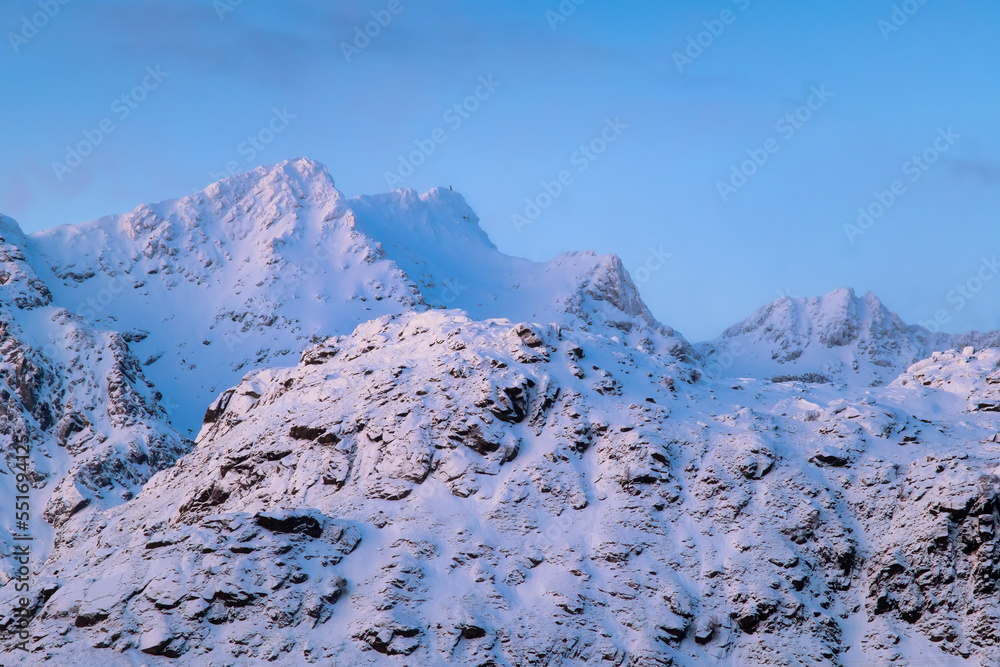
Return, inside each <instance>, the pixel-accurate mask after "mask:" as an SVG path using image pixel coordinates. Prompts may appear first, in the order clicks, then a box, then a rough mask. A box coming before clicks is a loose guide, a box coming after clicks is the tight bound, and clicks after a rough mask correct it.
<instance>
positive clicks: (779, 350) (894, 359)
mask: <svg viewBox="0 0 1000 667" xmlns="http://www.w3.org/2000/svg"><path fill="white" fill-rule="evenodd" d="M997 338H998V336H997V334H996V333H987V334H978V333H975V332H973V333H970V334H961V335H949V334H939V333H932V332H930V331H928V330H927V329H925V328H924V327H921V326H919V325H912V324H906V323H905V322H903V320H902V319H901V318H900V317H899V316H898V315H896V314H895V313H894V312H892V311H890V310H889V309H888V308H887V307H886V306H885V304H883V303H882V301H881V300H880V299H879V298H878V297H877V296H875V295H874V294H872V293H871V292H868V293H866V294H864V295H863V296H858V295H857V294H856V293H855V292H854V290H853V289H849V288H840V289H836V290H834V291H832V292H830V293H829V294H826V295H824V296H820V297H811V298H789V297H782V298H780V299H776V300H775V301H772V302H771V303H769V304H768V305H766V306H764V307H763V308H760V309H759V310H757V311H756V312H755V313H754V314H753V315H751V316H750V317H748V318H747V319H745V320H744V321H743V322H740V323H739V324H736V325H734V326H732V327H730V328H728V329H726V330H725V331H724V332H723V333H722V335H721V336H719V337H718V338H716V339H714V340H712V341H709V342H707V343H703V344H701V345H699V346H697V347H698V349H699V350H700V351H701V352H702V353H703V354H704V355H706V357H707V358H708V360H709V361H708V363H709V366H710V367H712V368H713V370H714V371H716V373H722V374H725V375H730V376H746V377H776V378H789V379H805V380H807V381H822V380H823V379H824V378H825V379H830V380H836V381H844V382H849V383H860V384H872V383H875V384H882V383H885V382H888V381H891V380H892V379H893V378H895V377H896V376H897V375H898V374H899V373H901V372H902V371H903V370H905V369H906V368H907V367H908V366H909V365H910V364H912V363H914V362H916V361H917V360H919V359H923V358H925V357H927V356H929V355H930V354H931V352H933V351H934V350H944V349H949V348H954V347H959V348H961V347H964V346H965V345H973V346H979V347H982V346H992V345H996V344H997Z"/></svg>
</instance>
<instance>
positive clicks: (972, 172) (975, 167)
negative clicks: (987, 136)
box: [955, 160, 1000, 185]
mask: <svg viewBox="0 0 1000 667" xmlns="http://www.w3.org/2000/svg"><path fill="white" fill-rule="evenodd" d="M955 174H956V175H957V176H959V177H961V178H969V177H972V178H978V179H980V180H982V181H983V183H986V184H987V185H997V184H1000V164H996V163H992V162H985V161H983V160H958V161H957V162H955Z"/></svg>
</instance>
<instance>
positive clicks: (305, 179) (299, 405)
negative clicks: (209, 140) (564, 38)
mask: <svg viewBox="0 0 1000 667" xmlns="http://www.w3.org/2000/svg"><path fill="white" fill-rule="evenodd" d="M0 235H2V237H3V241H0V333H2V337H0V354H2V356H3V360H2V363H0V379H2V380H3V382H2V383H0V437H4V438H8V441H7V445H6V449H5V452H6V455H7V462H8V470H7V471H5V472H6V473H7V474H6V475H0V484H6V485H7V486H4V487H3V490H4V492H5V493H8V492H9V494H8V496H7V497H9V498H12V497H13V496H14V491H13V487H12V486H11V484H10V483H9V482H11V481H12V480H13V479H15V477H16V473H17V469H16V465H17V463H16V462H17V459H16V458H15V456H16V451H17V450H16V449H15V445H14V443H15V440H16V439H22V438H23V437H24V435H25V434H27V436H28V437H29V438H30V439H31V442H32V448H33V454H32V458H31V466H32V473H31V474H32V478H33V484H34V486H35V491H33V501H34V498H36V497H37V498H39V499H42V500H44V506H45V508H46V511H45V512H44V514H42V513H41V512H39V513H36V515H35V516H34V523H33V524H32V526H31V528H32V532H34V533H35V534H36V535H37V536H38V537H39V539H40V543H41V544H42V548H41V549H40V550H39V555H38V558H37V559H36V560H33V561H32V574H31V578H32V588H31V590H30V593H29V596H30V597H29V599H28V603H29V604H28V608H29V616H28V619H29V620H28V630H27V634H28V636H29V637H28V639H27V640H26V647H27V648H28V651H27V652H18V651H17V649H16V644H17V643H18V642H20V641H22V640H21V639H20V638H17V637H16V636H13V635H11V634H10V631H11V629H12V628H14V627H15V622H16V618H17V617H16V616H14V615H13V614H12V612H11V610H12V609H13V608H14V607H15V606H16V605H17V602H18V601H19V598H20V597H21V596H23V595H24V594H23V593H22V592H20V591H17V590H16V589H15V586H14V584H15V582H16V579H13V578H11V574H12V571H11V570H10V566H9V565H5V567H6V568H7V569H5V570H4V574H3V577H2V578H0V646H2V647H3V649H4V651H5V654H4V659H5V660H6V659H7V657H8V656H12V657H11V659H12V660H14V661H16V662H15V663H14V664H26V665H34V664H72V665H80V666H82V667H86V666H88V665H100V666H101V667H111V666H114V665H130V666H133V665H139V664H143V665H173V664H183V665H198V666H201V665H219V666H221V665H233V666H237V665H257V664H262V663H265V662H270V663H273V664H280V665H301V664H319V665H351V666H353V665H367V664H372V665H386V664H388V665H399V666H401V667H402V666H406V665H452V664H458V665H475V666H477V667H486V666H487V665H491V666H495V667H514V666H517V667H521V666H527V665H538V666H540V665H553V666H555V665H578V664H601V665H604V664H606V665H615V666H619V667H620V666H625V665H628V666H629V667H639V666H643V667H645V666H646V665H662V666H667V665H669V666H676V667H691V666H694V665H713V664H720V665H799V666H806V665H808V666H812V665H826V664H829V665H842V666H844V667H846V666H847V665H863V664H864V665H868V664H899V665H918V664H937V665H946V664H952V663H954V664H963V665H981V666H983V667H985V666H986V665H996V664H1000V594H998V590H997V585H998V581H1000V538H998V536H997V534H996V526H997V524H998V522H1000V349H997V346H998V344H1000V336H998V334H997V333H991V334H976V333H972V334H966V335H958V336H948V335H937V334H931V333H930V332H927V331H926V330H924V329H921V328H920V327H915V326H909V325H906V324H905V323H903V322H902V321H901V320H900V319H899V318H898V317H897V316H896V315H894V314H893V313H891V312H890V311H889V310H888V309H887V308H886V307H885V306H884V305H883V304H881V303H880V302H879V301H878V299H877V298H875V297H874V296H873V295H870V294H869V295H865V296H864V297H860V298H859V297H857V296H856V295H855V294H854V293H853V292H852V291H850V290H838V291H836V292H833V293H831V294H829V295H827V296H825V297H821V298H817V299H808V300H790V299H784V300H779V301H777V302H775V303H773V304H770V305H769V306H766V307H765V308H763V309H761V310H760V311H758V312H757V313H756V314H755V315H753V316H751V317H750V318H749V319H748V320H746V321H745V322H743V323H741V324H739V325H736V326H734V327H732V328H730V329H729V330H727V331H726V332H724V333H723V334H722V336H720V337H719V338H718V339H716V340H714V341H709V342H707V343H703V344H700V345H697V346H692V345H690V344H688V343H687V341H686V340H685V339H684V338H683V337H682V336H681V335H679V334H678V333H676V332H674V331H673V330H672V329H670V328H669V327H667V326H665V325H663V324H661V323H659V322H657V321H656V320H655V318H654V317H653V316H652V315H651V313H650V312H649V310H648V308H647V307H646V306H645V305H644V304H643V302H642V299H641V298H640V295H639V293H638V290H637V288H636V286H635V284H634V283H633V282H632V280H631V278H630V277H629V276H628V273H627V272H626V271H625V270H624V268H623V267H622V265H621V262H620V261H619V260H618V259H617V258H615V257H613V256H598V255H594V254H591V253H571V254H567V255H563V256H560V257H557V258H556V259H554V260H552V261H551V262H548V263H534V262H529V261H526V260H522V259H518V258H513V257H508V256H505V255H503V254H502V253H500V252H498V251H497V249H496V248H495V247H494V246H493V245H492V243H490V241H489V239H488V238H487V237H486V235H485V234H484V233H483V231H482V230H481V228H480V227H479V225H478V221H477V219H476V216H475V214H474V213H473V212H472V211H471V210H470V209H469V207H468V206H467V204H466V203H465V201H464V200H463V199H462V198H461V197H460V196H459V195H457V194H455V193H453V192H451V191H450V190H442V189H437V190H432V191H431V192H429V193H426V194H424V195H418V194H417V193H415V192H413V191H398V192H396V193H392V194H389V195H381V196H372V197H356V198H353V199H347V198H345V197H344V196H342V195H341V194H340V193H339V192H338V191H337V190H336V189H335V188H334V184H333V181H332V179H331V178H330V176H329V175H328V174H327V173H326V170H325V169H324V168H323V167H322V166H321V165H318V164H316V163H314V162H311V161H308V160H294V161H289V162H285V163H282V164H280V165H278V166H276V167H274V168H271V169H258V170H256V171H253V172H250V173H248V174H244V175H241V176H236V177H234V178H231V179H227V180H226V181H223V182H221V183H218V184H215V185H213V186H210V187H209V188H207V189H206V190H204V191H203V192H201V193H197V194H195V195H192V196H190V197H186V198H183V199H180V200H176V201H171V202H165V203H160V204H155V205H148V206H141V207H139V208H138V209H136V210H135V211H133V212H132V213H129V214H127V215H124V216H113V217H108V218H102V219H100V220H96V221H93V222H90V223H84V224H82V225H75V226H66V227H60V228H56V229H53V230H50V231H47V232H42V233H38V234H34V235H31V236H30V237H26V236H25V235H24V234H22V233H21V232H20V230H19V229H18V228H17V225H16V223H14V222H13V221H12V220H10V219H8V218H0ZM140 360H141V361H142V363H140ZM144 374H145V375H144ZM146 375H148V377H149V378H150V379H149V381H147V380H146V379H145V376H146ZM160 394H162V395H163V400H162V401H160ZM161 403H162V406H163V407H161ZM164 410H165V411H166V412H165V411H164ZM168 414H169V417H170V418H171V419H172V420H174V422H175V423H178V424H179V425H180V427H181V429H182V430H183V431H184V432H192V433H193V432H194V431H198V435H197V438H196V441H195V442H194V443H193V444H192V443H190V442H187V441H186V440H184V439H183V438H182V437H181V436H180V435H179V434H178V432H177V431H175V430H174V429H173V427H172V426H171V425H170V423H169V422H168V420H167V415H168ZM2 434H6V435H2ZM185 452H190V453H187V454H186V455H184V456H183V457H181V458H180V459H179V460H178V457H179V456H180V455H182V454H185ZM175 461H176V463H175ZM154 473H155V474H154ZM151 475H152V478H151V479H150V476H151ZM147 480H148V481H147ZM39 506H40V505H39ZM6 507H7V506H6V505H5V506H4V508H5V509H4V510H3V511H4V512H5V514H3V519H4V524H3V527H4V528H5V529H7V532H6V533H0V538H4V539H8V540H9V534H10V533H11V532H13V531H14V527H15V523H14V517H13V512H8V510H7V509H6ZM41 519H44V521H45V522H44V523H42V521H41ZM43 559H44V562H43ZM4 664H7V663H6V662H4Z"/></svg>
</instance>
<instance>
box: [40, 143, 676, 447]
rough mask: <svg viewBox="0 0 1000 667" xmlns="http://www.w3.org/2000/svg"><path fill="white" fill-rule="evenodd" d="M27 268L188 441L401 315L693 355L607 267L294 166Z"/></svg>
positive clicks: (415, 200) (173, 205)
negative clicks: (652, 336) (119, 339)
mask: <svg viewBox="0 0 1000 667" xmlns="http://www.w3.org/2000/svg"><path fill="white" fill-rule="evenodd" d="M26 252H27V254H28V255H29V256H30V257H31V259H32V263H33V265H34V266H35V267H37V270H38V271H39V272H40V273H41V274H42V275H43V276H44V277H45V279H46V283H47V284H48V285H49V287H50V289H51V290H52V293H53V295H54V298H55V299H56V301H57V302H59V303H60V304H61V305H63V306H65V307H67V308H69V309H71V310H73V311H74V312H76V313H79V314H81V315H82V316H83V317H84V318H86V319H87V320H88V321H89V322H91V323H93V324H95V325H97V326H101V327H105V328H111V329H117V330H120V331H122V332H124V334H125V335H126V337H128V338H130V340H131V346H132V349H133V350H134V352H135V354H136V355H137V356H139V358H140V359H142V360H143V364H144V370H145V372H146V374H147V375H148V376H149V377H150V378H151V379H152V381H153V382H154V384H155V385H156V387H157V388H158V389H159V390H160V391H161V392H162V393H163V395H164V402H165V403H166V404H167V405H168V407H169V408H170V410H171V416H172V417H173V418H174V421H175V423H176V424H177V425H178V426H179V427H181V428H182V429H184V430H186V431H188V432H191V433H193V432H194V431H196V430H197V428H198V425H199V424H200V423H201V417H202V416H203V414H204V411H205V406H206V405H207V404H208V403H210V402H211V401H212V399H214V398H215V396H216V394H217V393H218V392H220V391H222V390H223V389H225V388H226V387H228V386H230V385H231V384H233V383H235V382H238V381H239V379H240V378H241V377H242V376H243V374H244V373H246V372H247V371H249V370H252V369H254V368H261V367H266V366H271V365H280V364H285V363H294V360H295V359H296V358H297V355H298V353H299V352H300V351H301V349H302V348H303V347H305V346H306V345H308V344H309V343H310V342H315V341H318V340H322V339H323V338H325V337H326V336H329V335H331V334H335V333H348V332H350V331H351V330H353V329H354V327H356V326H357V325H358V324H360V323H362V322H365V321H367V320H370V319H373V318H375V317H378V316H380V315H385V314H400V313H404V312H408V311H410V310H414V309H416V310H425V309H427V308H462V309H464V310H465V311H466V312H468V313H469V314H470V315H472V316H474V317H478V318H489V317H507V318H510V319H513V320H530V321H540V322H574V321H577V320H584V321H586V322H587V323H588V324H589V325H593V326H606V327H610V328H613V329H618V330H620V331H619V333H621V334H622V335H626V334H628V333H629V331H630V330H632V329H638V328H642V329H648V328H654V329H658V330H660V332H661V333H662V334H663V335H665V336H668V337H671V338H676V345H677V348H678V351H679V354H689V353H691V350H690V347H689V346H688V345H687V343H686V342H685V341H684V340H683V339H682V338H680V337H679V336H677V335H676V334H674V332H672V331H670V330H669V329H667V328H666V327H662V326H661V325H658V324H657V323H656V321H655V319H654V318H653V316H652V315H651V314H650V312H649V310H648V308H646V306H645V304H644V303H643V302H642V300H641V299H640V298H639V294H638V290H637V289H636V286H635V284H634V283H633V282H632V280H631V278H629V277H628V274H627V272H626V271H625V270H624V268H623V266H622V264H621V261H620V260H619V259H618V258H616V257H610V256H598V255H594V254H593V253H570V254H567V255H563V256H560V257H557V258H555V259H554V260H552V261H551V262H549V263H547V264H539V263H536V262H531V261H528V260H524V259H519V258H515V257H510V256H507V255H503V254H502V253H500V252H499V251H497V249H496V247H495V246H494V245H493V244H492V243H491V242H490V241H489V239H488V238H487V237H486V234H485V233H484V232H483V231H482V229H481V228H480V227H479V224H478V218H477V217H476V215H475V213H473V212H472V210H471V209H470V208H469V206H468V205H467V204H466V203H465V200H464V199H463V198H462V197H461V195H458V194H456V193H454V192H451V191H450V190H445V189H440V188H439V189H435V190H431V191H430V192H428V193H426V194H424V195H418V194H417V193H416V192H414V191H413V190H400V191H397V192H394V193H392V194H387V195H380V196H373V197H356V198H353V199H348V198H346V197H344V196H343V195H342V194H341V193H340V192H339V191H337V189H336V188H335V187H334V182H333V179H332V178H330V175H329V173H328V172H327V170H326V168H325V167H323V166H322V165H319V164H317V163H315V162H313V161H311V160H306V159H299V160H290V161H286V162H283V163H281V164H279V165H277V166H275V167H273V168H270V169H265V168H259V169H256V170H254V171H252V172H249V173H246V174H242V175H239V176H235V177H232V178H229V179H226V180H224V181H222V182H220V183H216V184H214V185H212V186H210V187H208V188H206V189H205V190H204V191H202V192H199V193H197V194H194V195H191V196H189V197H184V198H182V199H179V200H175V201H168V202H162V203H159V204H153V205H143V206H140V207H139V208H137V209H135V210H134V211H132V212H131V213H128V214H126V215H118V216H109V217H106V218H102V219H99V220H95V221H93V222H90V223H85V224H82V225H73V226H63V227H57V228H55V229H52V230H49V231H45V232H40V233H37V234H33V235H32V236H31V237H30V239H29V242H28V248H27V250H26ZM640 335H645V334H640Z"/></svg>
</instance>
